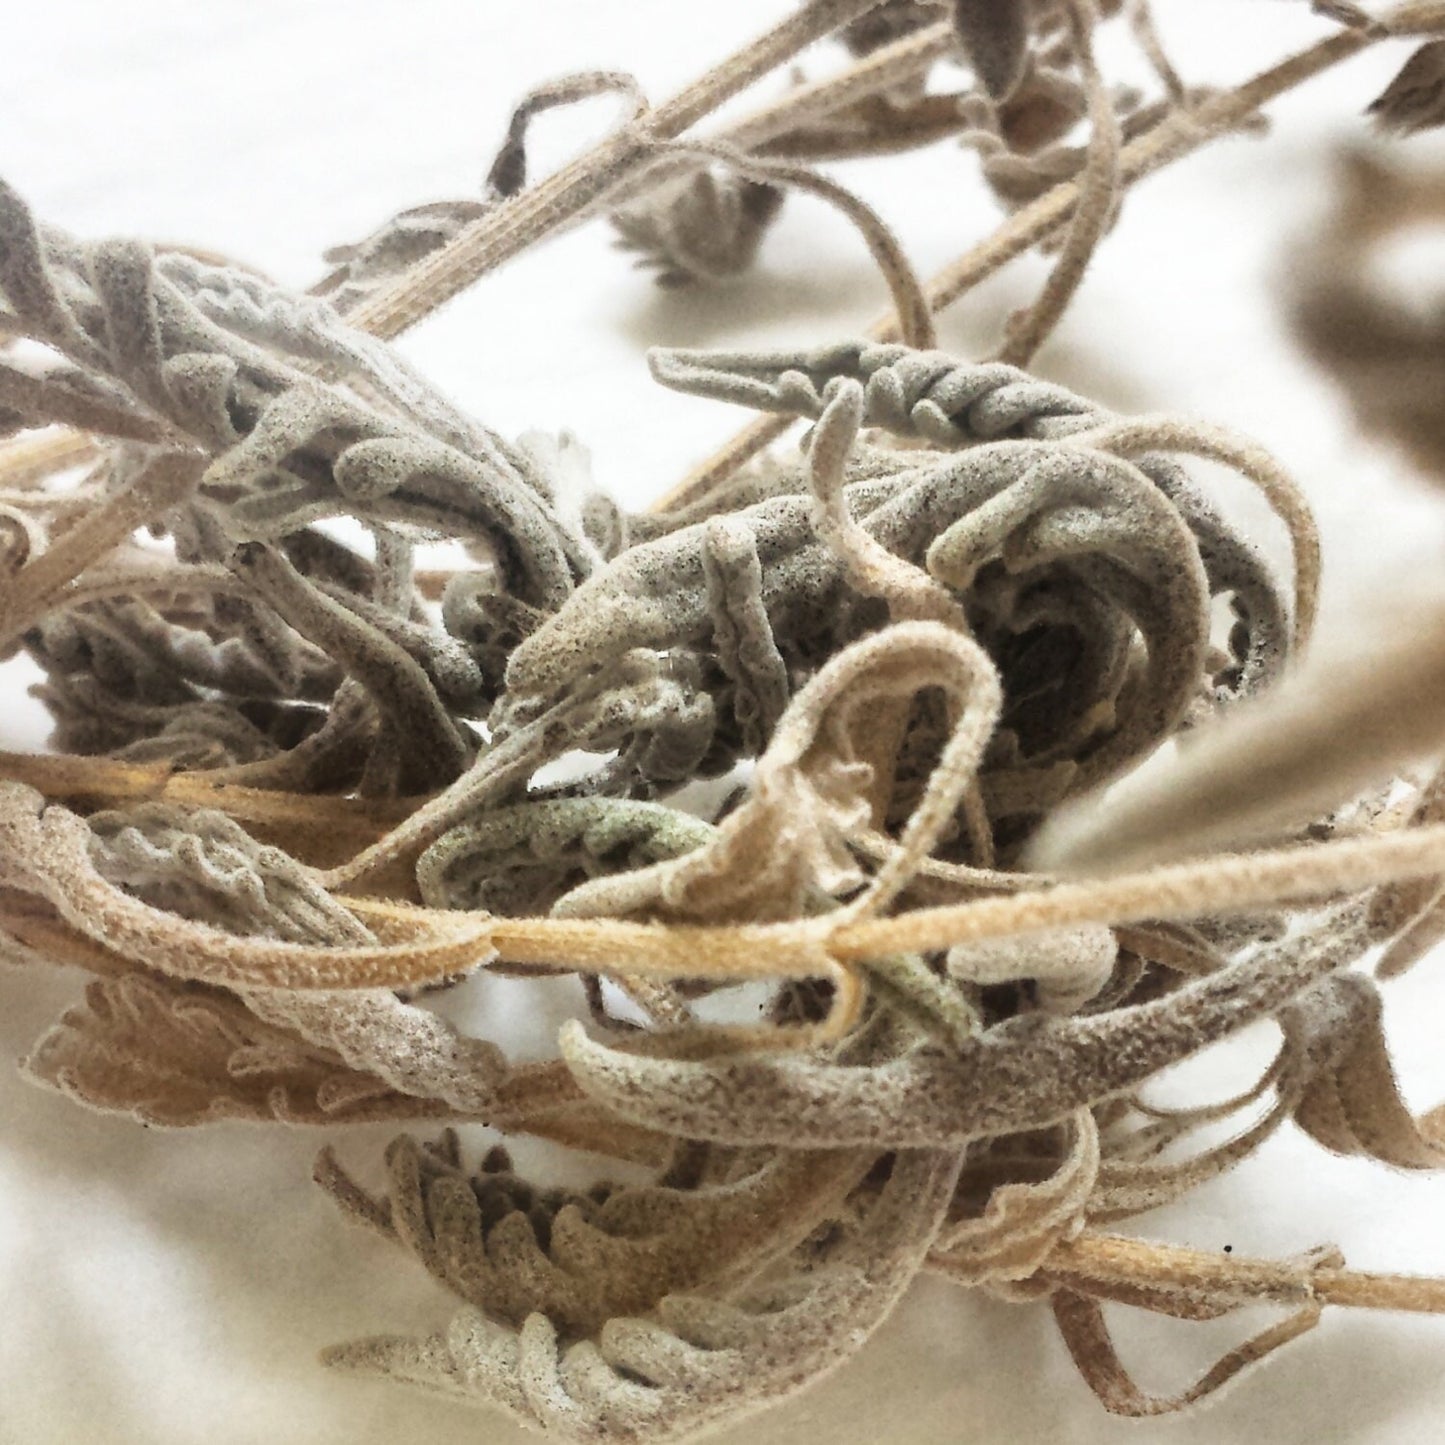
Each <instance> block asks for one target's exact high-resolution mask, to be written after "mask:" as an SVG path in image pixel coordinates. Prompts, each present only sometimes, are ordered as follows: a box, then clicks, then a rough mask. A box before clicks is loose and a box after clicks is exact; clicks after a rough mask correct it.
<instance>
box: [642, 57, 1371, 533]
mask: <svg viewBox="0 0 1445 1445" xmlns="http://www.w3.org/2000/svg"><path fill="white" fill-rule="evenodd" d="M1379 38H1380V37H1379V36H1377V35H1374V34H1368V33H1366V32H1363V31H1359V30H1341V31H1337V32H1336V33H1334V34H1332V35H1329V36H1326V37H1325V39H1323V40H1321V41H1318V42H1317V43H1316V44H1314V45H1312V46H1310V47H1309V48H1308V49H1306V50H1301V51H1299V52H1298V53H1296V54H1294V55H1291V56H1289V57H1288V58H1287V59H1285V60H1282V61H1280V63H1279V64H1278V65H1273V66H1271V67H1270V68H1269V69H1268V70H1263V71H1261V72H1260V73H1259V74H1258V75H1256V76H1254V77H1252V78H1251V79H1249V80H1247V81H1245V82H1244V84H1242V85H1240V86H1238V87H1237V88H1236V89H1234V90H1230V91H1226V92H1224V93H1223V94H1220V95H1217V96H1213V97H1211V98H1210V99H1208V100H1206V101H1204V102H1202V103H1201V104H1200V105H1198V106H1196V107H1194V108H1193V109H1191V110H1181V111H1174V112H1171V113H1170V114H1169V115H1168V116H1167V117H1166V118H1165V119H1164V120H1162V121H1160V122H1159V124H1158V125H1156V126H1155V127H1154V128H1153V129H1152V130H1149V131H1146V132H1145V134H1143V135H1141V136H1139V137H1137V138H1136V139H1135V140H1132V141H1130V142H1129V144H1127V145H1126V146H1124V148H1123V149H1122V150H1121V151H1120V152H1119V154H1118V185H1119V191H1120V193H1121V194H1122V192H1123V191H1125V190H1127V189H1128V187H1129V186H1130V185H1132V184H1133V183H1134V182H1135V181H1137V180H1139V179H1141V178H1142V177H1143V176H1146V175H1149V174H1150V173H1152V172H1153V171H1157V170H1161V169H1163V167H1165V166H1167V165H1170V164H1171V163H1173V162H1174V161H1177V160H1180V159H1182V158H1183V157H1184V156H1187V155H1189V154H1190V153H1191V152H1193V151H1195V150H1198V149H1199V147H1200V146H1202V145H1204V144H1205V143H1206V142H1208V141H1210V140H1212V139H1214V137H1215V136H1217V135H1219V134H1220V133H1221V132H1222V131H1227V130H1230V129H1233V128H1234V127H1235V126H1238V125H1240V124H1241V123H1242V122H1244V121H1246V120H1248V119H1249V117H1250V116H1252V115H1253V114H1254V113H1255V112H1256V111H1257V110H1258V109H1259V108H1260V107H1261V106H1263V105H1267V104H1268V103H1269V102H1270V101H1271V100H1274V99H1276V98H1277V97H1279V96H1281V95H1283V94H1284V93H1285V92H1286V91H1288V90H1292V89H1293V88H1294V87H1295V86H1297V85H1300V84H1302V83H1303V82H1304V81H1306V80H1310V79H1312V78H1313V77H1314V76H1316V75H1319V74H1320V73H1321V72H1323V71H1325V70H1328V69H1329V68H1330V67H1331V66H1334V65H1338V64H1339V63H1340V62H1341V61H1343V60H1348V59H1349V58H1350V56H1352V55H1355V54H1357V53H1358V52H1359V51H1361V50H1364V49H1366V48H1368V47H1369V46H1370V45H1371V44H1373V43H1374V42H1375V40H1377V39H1379ZM1085 187H1086V181H1085V180H1084V179H1083V178H1080V179H1077V180H1069V181H1063V182H1061V183H1060V184H1059V185H1057V186H1055V187H1054V188H1053V189H1052V190H1051V191H1049V192H1047V193H1046V194H1045V195H1042V196H1040V197H1039V199H1038V200H1036V201H1034V202H1033V203H1032V204H1031V205H1028V206H1025V207H1024V208H1023V209H1022V210H1020V211H1018V212H1016V213H1015V214H1014V215H1013V216H1012V217H1011V218H1010V219H1009V220H1007V221H1006V222H1005V223H1004V224H1003V225H1002V226H1000V227H999V228H998V229H997V230H996V231H994V232H993V233H992V234H991V235H990V236H988V237H987V238H986V239H985V240H983V241H981V242H979V244H978V245H976V246H974V247H972V248H971V249H970V250H968V251H966V252H965V253H964V254H963V255H962V256H960V257H959V258H958V259H957V260H956V261H952V262H950V263H949V264H948V265H947V266H945V267H944V268H943V269H942V270H941V271H939V272H937V273H936V274H935V275H934V276H933V277H932V278H931V279H930V280H929V281H928V283H927V285H926V288H925V289H926V292H927V296H928V303H929V305H930V306H931V307H932V308H933V310H934V311H935V312H937V311H941V310H943V309H944V307H946V306H949V305H951V304H952V303H953V302H954V301H956V300H958V298H959V297H960V296H962V295H964V294H965V293H966V292H968V291H971V290H972V289H973V288H974V287H975V286H977V285H979V284H980V283H981V282H983V281H985V280H987V279H988V277H990V276H992V275H993V273H994V272H995V271H997V270H999V269H1001V268H1002V267H1003V266H1006V265H1007V264H1008V263H1009V262H1010V261H1013V260H1015V259H1016V258H1017V257H1019V256H1022V255H1023V254H1024V252H1026V251H1028V250H1030V249H1032V248H1033V247H1034V246H1037V245H1038V244H1039V243H1040V242H1041V241H1047V240H1049V239H1050V238H1052V237H1053V236H1054V235H1055V234H1057V233H1058V232H1059V231H1060V230H1062V229H1063V227H1065V226H1066V225H1068V224H1069V223H1070V221H1071V220H1072V218H1073V216H1074V214H1075V212H1076V210H1077V208H1078V207H1079V205H1080V203H1081V202H1082V200H1083V199H1084V194H1085ZM868 335H869V336H872V337H875V338H877V339H878V340H879V341H897V340H898V332H897V331H896V330H895V329H894V318H893V317H892V316H883V317H879V318H878V320H876V321H875V322H874V323H873V325H872V326H870V327H869V328H868ZM791 425H792V419H791V418H789V417H777V416H768V417H763V418H761V419H759V420H758V421H756V422H754V423H752V424H751V425H750V426H748V427H746V428H745V429H744V430H743V431H741V432H739V433H738V434H737V436H735V437H733V438H732V439H731V440H730V441H728V442H726V443H724V445H723V447H722V448H721V449H720V450H719V451H718V452H716V453H715V454H714V455H713V456H711V457H709V458H708V459H707V461H705V462H703V463H701V464H700V465H699V466H698V467H696V468H695V469H694V470H693V471H691V472H689V473H688V475H687V476H686V477H684V478H683V479H682V481H681V482H679V483H678V484H677V486H675V487H673V488H672V489H671V490H670V491H668V492H666V493H664V494H663V496H661V497H660V498H658V500H657V501H655V502H654V503H653V504H652V506H651V508H650V510H652V511H654V512H665V511H670V510H673V509H674V508H678V507H685V506H691V505H693V504H695V503H697V502H700V501H702V500H703V499H704V498H705V497H706V496H708V495H709V494H710V493H711V491H712V490H713V488H714V487H716V486H717V485H718V484H719V483H721V482H723V481H725V480H726V479H727V478H728V477H729V476H731V475H732V474H733V473H734V472H735V471H736V470H737V469H738V468H739V467H740V466H742V465H744V463H746V462H747V461H749V460H750V459H751V458H752V457H754V456H756V455H757V454H758V453H759V452H760V451H761V450H762V449H763V448H764V447H766V446H768V445H770V444H771V443H772V442H774V441H776V440H777V439H778V438H779V437H780V436H782V435H783V433H784V432H786V431H787V430H788V428H789V427H790V426H791Z"/></svg>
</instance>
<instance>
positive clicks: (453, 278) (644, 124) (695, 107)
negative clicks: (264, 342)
mask: <svg viewBox="0 0 1445 1445" xmlns="http://www.w3.org/2000/svg"><path fill="white" fill-rule="evenodd" d="M877 3H878V0H812V3H811V4H808V5H805V6H804V7H803V8H802V9H801V10H799V11H797V12H796V13H794V14H792V15H789V16H788V18H787V19H786V20H784V21H782V22H781V24H779V25H777V26H775V27H774V28H773V29H772V30H769V31H768V32H767V33H766V34H765V35H762V36H760V37H759V38H758V39H757V40H755V41H753V42H752V43H751V44H750V45H746V46H744V47H743V49H742V50H740V51H738V52H737V53H736V54H735V55H733V56H731V57H730V58H729V59H727V60H725V61H724V62H723V63H722V64H721V65H718V66H715V67H714V68H713V69H712V70H709V71H708V72H707V73H706V74H705V75H703V76H702V77H700V78H699V79H698V80H696V81H694V82H693V83H692V84H691V85H689V86H687V87H686V88H685V89H683V90H682V91H680V92H678V94H677V95H675V96H673V98H672V99H671V100H668V101H665V102H664V103H663V104H662V105H660V106H658V107H657V108H656V109H655V110H652V111H649V112H647V113H646V114H644V115H643V116H642V117H641V118H640V119H639V120H638V121H636V122H634V123H633V124H631V125H629V126H626V127H624V128H623V129H622V130H620V131H618V132H615V133H614V134H612V135H609V136H608V137H607V138H606V139H605V140H603V141H601V142H599V143H598V144H597V145H596V146H594V147H593V148H592V149H591V150H590V151H588V152H587V153H586V154H584V155H582V156H580V157H578V159H577V160H575V161H573V162H572V163H571V164H570V165H567V166H564V167H563V168H562V169H561V170H560V171H558V172H557V173H556V174H555V175H552V176H549V177H548V178H547V179H546V180H544V181H542V182H540V183H539V184H538V185H535V186H531V187H529V188H528V189H527V190H525V191H523V192H522V193H521V194H520V195H517V196H514V197H513V198H511V199H510V200H508V201H505V202H503V203H502V204H501V205H500V206H498V207H496V209H495V210H491V211H489V212H488V213H487V214H486V215H484V216H482V217H480V218H479V219H478V220H476V221H474V222H473V223H472V224H471V225H470V226H468V227H466V228H465V229H464V230H463V231H462V232H461V234H460V235H458V236H457V237H456V238H455V239H454V240H453V241H452V242H451V243H450V244H449V245H447V246H445V247H443V248H442V249H441V250H440V251H437V252H436V253H434V254H433V255H431V256H429V257H427V258H426V260H424V261H422V262H421V263H420V264H419V265H417V266H415V267H413V268H412V269H411V270H410V271H408V272H407V273H406V274H405V275H404V276H403V277H402V278H401V280H400V281H399V282H398V283H397V284H396V285H395V286H394V287H391V288H390V289H388V290H386V291H384V292H382V293H380V294H378V295H376V296H374V297H368V298H367V299H366V300H365V301H363V302H362V303H361V305H359V306H358V307H357V309H356V311H355V313H354V315H353V316H352V318H351V319H352V321H353V323H354V324H355V325H357V326H358V327H360V328H361V329H362V330H364V331H370V332H371V333H372V334H373V335H375V336H379V337H381V338H382V339H383V340H388V341H389V340H391V339H392V338H393V337H396V336H399V335H400V334H401V333H402V332H403V331H405V330H407V328H408V327H411V326H414V325H415V324H416V323H417V322H418V321H420V320H422V319H423V318H424V317H426V316H428V315H430V314H431V313H432V312H433V311H435V310H436V309H437V308H438V307H440V306H444V305H445V304H446V303H447V302H448V301H450V300H451V299H452V297H454V296H456V295H457V294H458V292H460V291H463V290H464V289H465V288H466V287H468V286H470V285H471V284H472V283H473V282H474V281H476V280H478V279H479V278H480V277H482V276H484V275H486V273H487V272H488V271H490V270H492V269H494V268H495V267H497V266H499V265H501V264H502V262H504V261H506V260H508V259H510V258H511V257H512V256H514V255H516V254H517V253H518V252H519V251H521V250H523V249H524V248H525V247H527V246H530V245H532V244H534V243H535V242H537V241H538V240H540V239H541V238H542V237H543V236H545V235H547V234H548V233H549V232H551V231H554V230H556V229H557V228H558V227H559V226H561V225H563V224H565V223H566V222H567V221H568V220H569V219H571V218H572V217H573V216H575V215H576V214H577V213H578V212H579V211H581V210H583V209H585V208H586V207H587V206H589V205H591V204H593V203H594V202H595V201H596V200H597V199H598V197H599V196H601V195H602V194H603V192H605V191H608V190H611V189H612V188H613V187H615V186H616V185H618V183H619V182H621V181H624V180H625V179H626V178H627V177H628V176H629V175H631V174H633V173H635V172H636V171H637V170H638V168H639V167H641V166H643V165H644V164H646V162H647V161H648V160H649V159H650V158H651V157H652V155H653V154H654V150H653V146H654V144H655V142H656V141H658V140H672V139H674V138H676V137H677V136H679V135H681V134H682V133H683V132H684V131H685V130H687V129H688V127H690V126H692V125H695V124H696V123H697V122H698V121H699V120H701V119H702V118H703V117H704V116H705V115H707V114H709V113H710V112H711V111H713V110H715V109H716V108H717V107H718V106H719V105H721V104H722V103H723V102H724V101H726V100H728V99H730V98H731V97H732V96H734V95H736V94H737V93H738V92H739V91H741V90H744V89H746V87H748V86H749V85H751V84H752V83H753V82H754V81H755V80H757V79H759V78H760V77H761V76H764V75H766V74H767V73H768V72H769V71H771V70H773V69H775V68H776V67H777V66H779V65H781V64H783V63H784V62H785V61H787V60H789V59H791V57H792V56H794V55H796V54H797V53H798V52H799V51H800V50H802V49H803V48H804V47H805V46H807V45H809V44H811V43H812V42H813V41H815V40H818V39H821V38H822V37H823V36H825V35H829V34H831V33H832V32H833V31H834V30H836V29H837V28H838V27H839V26H841V25H846V24H847V23H848V21H850V20H852V19H854V18H856V17H857V16H859V15H861V14H863V13H864V12H865V11H867V10H870V9H872V8H873V6H874V5H876V4H877Z"/></svg>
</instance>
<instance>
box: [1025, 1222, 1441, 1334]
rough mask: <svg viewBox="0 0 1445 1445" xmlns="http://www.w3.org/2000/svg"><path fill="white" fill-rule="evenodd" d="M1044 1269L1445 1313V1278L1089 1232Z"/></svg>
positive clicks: (1072, 1276)
mask: <svg viewBox="0 0 1445 1445" xmlns="http://www.w3.org/2000/svg"><path fill="white" fill-rule="evenodd" d="M1041 1272H1042V1273H1043V1274H1044V1275H1045V1276H1046V1277H1048V1278H1051V1279H1056V1280H1057V1281H1058V1282H1059V1283H1060V1284H1065V1285H1070V1286H1074V1285H1080V1286H1085V1287H1086V1286H1087V1284H1088V1283H1089V1282H1090V1281H1095V1282H1098V1283H1100V1284H1128V1285H1137V1286H1142V1287H1145V1288H1152V1289H1164V1290H1170V1289H1174V1290H1189V1291H1198V1292H1207V1293H1209V1294H1211V1295H1226V1296H1228V1295H1233V1296H1236V1297H1237V1298H1238V1299H1239V1300H1240V1301H1241V1302H1242V1301H1245V1300H1254V1299H1258V1300H1271V1301H1275V1302H1278V1303H1283V1304H1290V1303H1299V1302H1300V1301H1302V1300H1305V1299H1315V1300H1318V1301H1319V1302H1320V1303H1322V1304H1334V1305H1346V1306H1351V1307H1354V1308H1358V1309H1374V1310H1401V1311H1407V1312H1411V1313H1416V1314H1445V1279H1432V1278H1430V1277H1428V1276H1421V1275H1401V1274H1370V1273H1365V1272H1361V1271H1357V1270H1349V1269H1338V1268H1333V1267H1330V1266H1328V1265H1323V1266H1315V1267H1311V1266H1310V1265H1309V1264H1299V1263H1290V1262H1288V1261H1279V1260H1267V1259H1240V1258H1235V1257H1233V1256H1229V1255H1223V1254H1214V1253H1210V1252H1208V1251H1206V1250H1199V1249H1186V1248H1184V1247H1182V1246H1180V1245H1173V1244H1156V1243H1154V1242H1153V1241H1151V1240H1143V1239H1128V1238H1126V1237H1124V1236H1122V1235H1114V1234H1097V1233H1094V1232H1093V1231H1091V1230H1085V1231H1084V1233H1082V1234H1081V1235H1079V1236H1078V1238H1076V1239H1072V1240H1068V1241H1066V1242H1061V1243H1059V1244H1057V1245H1055V1246H1054V1248H1053V1250H1052V1252H1051V1253H1050V1254H1049V1257H1048V1258H1047V1259H1046V1260H1045V1262H1044V1264H1043V1267H1042V1271H1041Z"/></svg>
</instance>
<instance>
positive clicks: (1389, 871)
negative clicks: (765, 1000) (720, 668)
mask: <svg viewBox="0 0 1445 1445" xmlns="http://www.w3.org/2000/svg"><path fill="white" fill-rule="evenodd" d="M1441 872H1445V824H1435V825H1431V826H1429V827H1423V828H1412V829H1408V830H1402V831H1400V832H1398V833H1394V834H1386V835H1384V836H1381V837H1371V838H1363V839H1348V840H1345V841H1341V842H1331V843H1320V844H1311V845H1305V846H1300V847H1293V848H1283V849H1278V850H1273V851H1268V852H1259V853H1247V854H1239V855H1235V856H1230V857H1225V858H1213V859H1209V860H1207V861H1204V862H1197V863H1184V864H1176V865H1172V866H1169V867H1164V868H1154V869H1150V870H1147V871H1145V872H1142V873H1132V874H1128V875H1126V876H1123V877H1119V878H1111V879H1105V880H1102V881H1096V882H1091V883H1066V884H1062V885H1059V886H1058V887H1054V888H1048V889H1040V890H1037V891H1033V892H1024V893H1015V894H1012V895H1007V896H1003V897H990V898H981V899H976V900H974V901H971V902H968V903H962V904H954V905H948V906H943V907H937V908H922V909H917V910H914V911H911V912H908V913H904V914H900V915H898V916H896V917H892V918H881V919H862V920H856V921H843V922H841V923H840V922H839V921H837V920H834V919H830V918H827V917H823V918H816V919H808V920H804V921H801V922H796V923H777V924H739V925H736V926H734V927H730V928H716V927H694V926H685V925H675V924H663V923H630V922H625V921H619V920H613V919H603V918H599V919H566V918H490V917H489V916H488V915H482V914H466V913H462V912H459V911H449V912H435V911H433V910H427V909H413V908H405V909H403V910H402V911H400V912H396V913H395V916H396V917H397V918H399V919H405V920H406V921H407V922H408V923H414V924H415V925H416V926H418V927H423V928H424V927H428V926H442V925H443V924H444V925H445V927H446V928H447V929H448V930H454V929H455V928H456V927H457V926H459V924H460V923H461V922H462V921H463V920H467V919H469V920H471V921H472V922H473V923H476V924H481V923H484V922H485V923H487V924H488V925H489V931H488V941H489V943H490V944H491V946H492V947H494V948H495V949H496V950H497V953H498V955H499V956H500V957H501V958H502V959H504V960H506V961H507V962H510V963H526V964H542V965H547V966H550V967H556V968H580V969H586V970H603V971H606V970H613V969H615V970H618V971H621V972H628V973H633V972H635V973H639V974H643V975H648V976H655V977H662V978H689V977H713V978H756V977H771V978H790V977H791V978H808V977H832V978H834V979H835V980H836V979H837V978H838V976H839V974H840V973H844V972H846V971H847V970H846V968H844V967H840V965H843V966H846V965H851V964H857V963H863V962H866V961H868V960H870V959H875V958H883V957H886V956H888V955H891V954H896V953H921V952H928V951H931V950H938V949H946V948H951V947H953V946H955V945H957V944H963V943H973V942H979V941H982V940H985V939H991V938H1005V937H1012V936H1023V935H1030V934H1041V933H1050V932H1054V931H1057V930H1061V929H1069V928H1078V927H1082V926H1084V925H1087V924H1113V923H1136V922H1142V921H1145V920H1155V921H1162V920H1168V919H1187V918H1195V917H1200V916H1203V915H1206V914H1209V913H1211V912H1218V911H1224V912H1228V913H1246V912H1248V911H1250V910H1251V909H1254V908H1261V907H1265V906H1268V905H1273V904H1277V903H1282V902H1285V901H1288V900H1291V899H1295V900H1299V899H1311V898H1318V897H1324V896H1328V895H1332V894H1338V893H1343V892H1359V891H1362V890H1364V889H1366V888H1369V887H1371V886H1373V885H1375V884H1379V883H1385V882H1390V881H1394V880H1398V879H1402V878H1418V877H1425V876H1429V875H1432V874H1437V873H1441ZM395 909H396V905H391V904H379V905H377V908H376V909H375V910H372V911H371V914H370V915H369V916H381V914H383V913H385V912H387V911H388V910H393V911H394V910H395ZM428 918H430V919H431V920H432V924H430V925H429V924H428V923H427V921H426V920H427V919H428ZM389 981H390V982H392V983H395V984H402V983H418V982H423V981H425V979H424V977H422V976H412V975H407V976H400V975H398V976H396V977H394V978H392V979H390V980H389ZM850 982H851V979H850Z"/></svg>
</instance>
